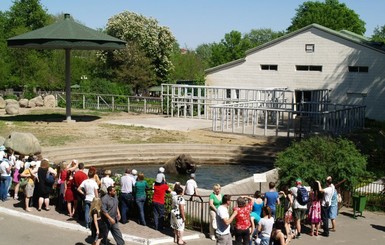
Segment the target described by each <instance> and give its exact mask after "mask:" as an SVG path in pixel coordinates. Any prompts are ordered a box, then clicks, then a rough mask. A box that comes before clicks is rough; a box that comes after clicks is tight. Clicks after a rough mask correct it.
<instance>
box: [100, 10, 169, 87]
mask: <svg viewBox="0 0 385 245" xmlns="http://www.w3.org/2000/svg"><path fill="white" fill-rule="evenodd" d="M106 30H107V33H108V34H110V35H112V36H115V37H117V38H120V39H123V40H125V41H127V42H128V43H129V44H131V43H135V44H136V45H137V46H138V47H139V48H140V50H141V51H142V52H144V54H145V56H146V57H148V58H149V59H150V60H151V63H152V65H153V66H154V68H155V73H156V77H157V79H156V80H157V81H158V83H159V84H160V83H161V82H165V81H167V76H168V73H169V72H170V69H171V68H172V64H171V61H170V55H171V52H172V48H173V45H174V43H175V37H174V36H173V35H172V33H171V31H170V30H169V29H168V28H167V27H164V26H160V25H159V24H158V21H157V20H155V19H153V18H146V17H145V16H143V15H139V14H136V13H133V12H129V11H125V12H122V13H120V14H117V15H115V16H113V17H111V18H110V19H109V20H108V23H107V29H106Z"/></svg>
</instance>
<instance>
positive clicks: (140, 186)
mask: <svg viewBox="0 0 385 245" xmlns="http://www.w3.org/2000/svg"><path fill="white" fill-rule="evenodd" d="M147 189H150V187H149V186H148V184H147V181H145V180H144V174H143V173H139V174H138V179H137V181H136V183H135V202H136V205H138V209H139V221H140V224H141V225H144V226H146V219H145V218H144V204H145V203H146V196H147V195H146V190H147Z"/></svg>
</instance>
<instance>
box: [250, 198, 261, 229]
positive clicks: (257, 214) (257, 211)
mask: <svg viewBox="0 0 385 245" xmlns="http://www.w3.org/2000/svg"><path fill="white" fill-rule="evenodd" d="M252 203H253V209H252V211H251V218H252V220H253V222H255V223H256V224H258V222H259V220H260V219H261V216H262V208H263V206H264V202H263V200H262V197H261V192H260V191H256V192H255V193H254V199H253V202H252Z"/></svg>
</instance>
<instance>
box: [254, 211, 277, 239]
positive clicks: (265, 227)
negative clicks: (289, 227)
mask: <svg viewBox="0 0 385 245" xmlns="http://www.w3.org/2000/svg"><path fill="white" fill-rule="evenodd" d="M262 216H263V217H262V218H261V220H260V221H259V224H258V231H259V232H260V233H261V234H260V238H261V243H260V245H269V243H270V235H271V232H272V230H273V225H274V218H273V216H272V215H271V210H270V207H268V206H266V207H263V209H262Z"/></svg>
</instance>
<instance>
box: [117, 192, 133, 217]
mask: <svg viewBox="0 0 385 245" xmlns="http://www.w3.org/2000/svg"><path fill="white" fill-rule="evenodd" d="M133 202H134V196H133V195H132V193H121V194H120V205H121V209H122V224H126V223H127V221H128V213H129V211H130V209H132V204H133Z"/></svg>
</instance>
